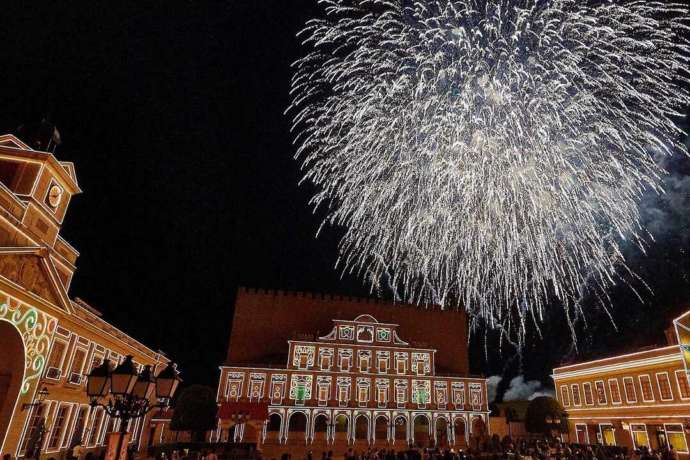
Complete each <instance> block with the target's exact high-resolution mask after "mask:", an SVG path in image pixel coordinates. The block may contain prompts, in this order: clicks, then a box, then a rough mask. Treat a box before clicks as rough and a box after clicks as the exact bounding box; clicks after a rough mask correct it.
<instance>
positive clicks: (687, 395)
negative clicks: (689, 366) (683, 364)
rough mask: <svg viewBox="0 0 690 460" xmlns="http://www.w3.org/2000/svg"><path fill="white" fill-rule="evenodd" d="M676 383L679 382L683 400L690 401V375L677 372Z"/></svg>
mask: <svg viewBox="0 0 690 460" xmlns="http://www.w3.org/2000/svg"><path fill="white" fill-rule="evenodd" d="M676 382H678V391H679V392H680V397H681V398H682V399H690V385H689V384H688V375H687V373H686V372H685V371H684V370H680V371H676Z"/></svg>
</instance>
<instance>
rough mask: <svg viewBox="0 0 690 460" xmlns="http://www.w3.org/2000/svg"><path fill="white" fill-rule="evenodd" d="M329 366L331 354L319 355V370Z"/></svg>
mask: <svg viewBox="0 0 690 460" xmlns="http://www.w3.org/2000/svg"><path fill="white" fill-rule="evenodd" d="M330 368H331V355H327V354H322V355H321V370H322V371H327V370H329V369H330Z"/></svg>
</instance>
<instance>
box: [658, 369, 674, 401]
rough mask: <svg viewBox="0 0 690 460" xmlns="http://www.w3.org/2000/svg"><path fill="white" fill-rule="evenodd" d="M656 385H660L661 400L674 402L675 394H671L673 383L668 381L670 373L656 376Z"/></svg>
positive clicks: (660, 373)
mask: <svg viewBox="0 0 690 460" xmlns="http://www.w3.org/2000/svg"><path fill="white" fill-rule="evenodd" d="M656 383H657V385H659V396H661V400H662V401H670V400H672V399H673V393H672V392H671V381H670V380H669V379H668V373H666V372H659V373H658V374H656Z"/></svg>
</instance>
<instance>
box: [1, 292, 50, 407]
mask: <svg viewBox="0 0 690 460" xmlns="http://www.w3.org/2000/svg"><path fill="white" fill-rule="evenodd" d="M0 321H7V322H9V323H10V324H12V325H13V326H14V327H15V328H17V330H18V331H19V333H20V334H21V336H22V339H23V341H24V352H25V356H24V358H25V363H24V380H23V381H22V386H21V394H22V395H25V394H27V393H28V392H29V390H30V389H31V385H32V383H33V382H34V381H38V379H39V378H40V377H41V373H42V372H43V368H44V366H45V364H46V360H47V359H48V352H49V351H50V340H51V337H52V335H53V331H54V330H55V326H56V325H57V320H56V319H55V318H54V317H52V316H50V315H48V314H46V313H44V312H42V311H40V310H38V309H36V308H34V307H31V306H29V305H26V304H23V303H21V302H19V301H17V300H14V299H11V298H9V297H8V298H6V299H5V301H3V302H2V303H0Z"/></svg>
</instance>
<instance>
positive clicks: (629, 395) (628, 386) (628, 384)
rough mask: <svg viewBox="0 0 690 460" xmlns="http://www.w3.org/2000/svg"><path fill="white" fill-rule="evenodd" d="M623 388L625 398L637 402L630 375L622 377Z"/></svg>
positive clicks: (630, 401)
mask: <svg viewBox="0 0 690 460" xmlns="http://www.w3.org/2000/svg"><path fill="white" fill-rule="evenodd" d="M623 388H625V400H626V401H627V402H629V403H634V402H637V393H636V392H635V384H634V383H633V379H632V377H625V378H623Z"/></svg>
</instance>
